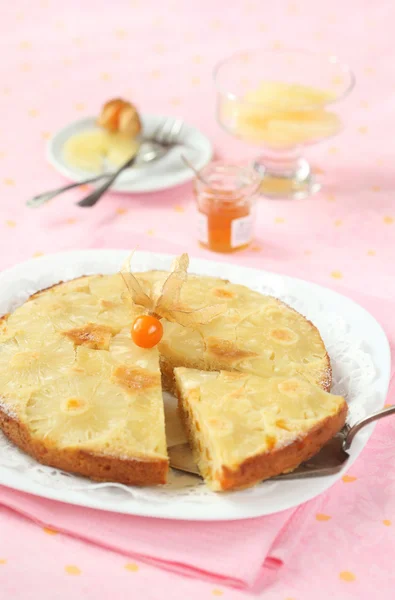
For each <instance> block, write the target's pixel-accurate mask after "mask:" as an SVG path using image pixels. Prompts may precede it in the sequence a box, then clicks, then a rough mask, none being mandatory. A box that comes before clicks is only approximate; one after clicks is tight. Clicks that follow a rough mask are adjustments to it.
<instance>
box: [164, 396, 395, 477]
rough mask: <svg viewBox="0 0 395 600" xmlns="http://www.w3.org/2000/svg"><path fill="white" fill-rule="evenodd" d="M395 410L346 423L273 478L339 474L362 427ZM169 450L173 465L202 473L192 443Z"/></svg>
mask: <svg viewBox="0 0 395 600" xmlns="http://www.w3.org/2000/svg"><path fill="white" fill-rule="evenodd" d="M394 413H395V405H394V406H389V407H387V408H383V409H381V410H378V411H377V412H375V413H373V414H371V415H369V416H368V417H365V418H364V419H361V420H360V421H358V422H357V423H355V425H353V426H352V427H350V426H349V425H345V426H344V427H343V429H342V430H341V431H339V433H338V434H337V435H335V437H333V438H332V439H331V440H330V441H329V442H328V443H327V444H325V446H324V447H323V448H321V450H320V451H319V452H318V454H316V455H315V456H313V457H312V458H311V459H309V460H307V461H306V462H304V463H302V464H301V465H299V467H297V468H296V469H295V470H294V471H292V472H290V473H282V474H281V475H277V476H276V477H272V479H304V478H305V477H317V476H319V475H333V474H334V473H338V472H339V471H340V469H341V467H342V466H343V465H344V463H345V462H346V461H347V460H348V459H349V458H350V455H349V454H348V452H347V450H348V449H349V448H350V446H351V443H352V441H353V439H354V437H355V435H356V434H357V433H358V431H360V429H362V427H365V425H368V424H369V423H372V422H373V421H377V420H378V419H382V418H383V417H388V416H389V415H392V414H394ZM167 451H168V454H169V458H170V466H171V467H172V468H173V469H176V470H178V471H184V472H186V473H190V474H192V475H199V476H200V473H199V470H198V468H197V466H196V464H195V462H194V460H193V458H192V453H191V450H190V448H189V445H188V444H177V445H176V446H172V447H171V448H168V449H167Z"/></svg>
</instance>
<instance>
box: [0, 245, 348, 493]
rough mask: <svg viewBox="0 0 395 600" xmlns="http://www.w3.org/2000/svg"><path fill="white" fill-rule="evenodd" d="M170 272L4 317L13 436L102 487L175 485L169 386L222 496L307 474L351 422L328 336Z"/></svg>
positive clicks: (5, 417) (88, 284)
mask: <svg viewBox="0 0 395 600" xmlns="http://www.w3.org/2000/svg"><path fill="white" fill-rule="evenodd" d="M188 264H189V261H188V257H187V255H182V256H181V257H180V258H179V259H177V260H176V261H175V262H174V264H173V267H172V269H171V271H170V272H164V271H149V272H144V273H132V272H131V271H130V264H129V263H127V264H126V265H125V266H124V267H123V268H122V270H121V272H119V273H116V274H114V275H92V276H86V277H81V278H78V279H75V280H72V281H68V282H65V283H59V284H57V285H55V286H53V287H51V288H49V289H46V290H43V291H41V292H38V293H37V294H35V295H34V296H32V297H31V298H30V299H29V300H28V301H27V302H25V303H24V304H23V305H22V306H20V307H19V308H17V309H16V310H15V311H14V312H13V313H12V314H9V315H5V316H4V317H3V318H2V320H1V329H0V426H1V428H2V430H3V432H4V434H5V435H6V436H7V437H8V438H9V439H10V440H12V441H13V442H14V443H15V444H16V445H17V446H19V448H21V449H22V450H24V451H25V452H27V453H28V454H30V455H31V456H33V457H34V458H35V459H36V460H38V461H39V462H41V463H43V464H46V465H50V466H53V467H56V468H59V469H63V470H65V471H68V472H71V473H75V474H79V475H83V476H87V477H90V478H92V479H94V480H98V481H116V482H121V483H125V484H131V485H153V484H161V483H165V482H166V478H167V472H168V468H169V460H168V456H167V449H166V432H165V419H164V407H163V399H162V388H163V389H165V390H167V391H170V392H173V393H175V394H176V395H177V396H178V399H179V409H180V414H181V417H182V419H183V422H184V424H185V428H186V432H187V435H188V439H189V441H190V444H191V447H192V450H193V453H194V456H195V459H196V462H197V464H198V466H199V469H200V472H201V474H202V476H203V477H204V478H205V481H206V483H207V484H208V485H209V486H210V487H211V488H212V489H214V490H217V491H221V490H231V489H239V488H244V487H248V486H250V485H253V484H256V483H258V482H259V481H261V480H263V479H267V478H269V477H272V476H274V475H277V474H279V473H282V472H284V471H289V470H292V469H294V468H296V467H297V466H298V465H299V464H300V463H301V462H303V461H304V460H306V459H308V458H309V457H311V456H312V455H313V454H315V453H316V452H317V451H318V450H319V449H320V448H321V447H322V446H323V445H324V444H325V443H326V442H327V441H328V440H329V439H330V438H331V437H333V435H335V433H336V432H337V431H338V430H339V429H340V428H341V427H342V426H343V424H344V421H345V417H346V412H347V408H346V403H345V401H344V399H343V398H342V397H340V396H335V395H332V394H330V393H329V389H330V385H331V367H330V360H329V357H328V354H327V352H326V349H325V346H324V343H323V341H322V339H321V336H320V334H319V332H318V330H317V329H316V328H315V326H314V325H313V324H312V323H311V322H309V321H308V320H307V319H306V318H305V317H303V316H302V315H300V314H299V313H297V312H296V311H295V310H293V309H292V308H290V307H288V306H287V305H285V304H284V303H282V302H281V301H279V300H277V299H276V298H274V297H270V296H265V295H262V294H260V293H258V292H255V291H252V290H250V289H249V288H247V287H244V286H242V285H236V284H232V283H230V282H228V281H224V280H221V279H217V278H213V277H208V276H201V275H187V268H188Z"/></svg>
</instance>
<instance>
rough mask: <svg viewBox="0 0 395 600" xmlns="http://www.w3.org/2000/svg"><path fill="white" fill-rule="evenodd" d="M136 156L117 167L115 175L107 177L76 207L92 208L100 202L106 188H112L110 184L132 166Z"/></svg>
mask: <svg viewBox="0 0 395 600" xmlns="http://www.w3.org/2000/svg"><path fill="white" fill-rule="evenodd" d="M137 156H138V153H137V154H135V155H134V156H132V158H128V160H127V161H126V162H124V163H123V165H121V166H120V167H119V169H118V170H117V171H115V173H114V174H113V175H111V177H109V178H108V179H107V181H106V182H105V183H103V185H101V186H100V187H98V188H96V189H95V190H94V191H93V192H91V193H90V194H88V195H87V196H86V197H85V198H83V199H82V200H80V201H79V202H77V204H78V206H83V207H85V208H86V207H91V206H94V205H95V204H96V202H98V201H99V200H100V198H101V197H102V196H103V194H104V193H105V192H106V191H107V190H108V188H109V187H111V186H112V184H113V183H114V181H115V180H116V178H117V177H118V175H120V174H121V173H122V171H124V170H125V169H127V168H129V167H131V166H132V165H133V163H134V162H135V160H136V158H137Z"/></svg>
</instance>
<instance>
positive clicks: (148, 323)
mask: <svg viewBox="0 0 395 600" xmlns="http://www.w3.org/2000/svg"><path fill="white" fill-rule="evenodd" d="M131 335H132V340H133V341H134V343H135V344H136V346H139V347H140V348H153V347H154V346H156V344H158V343H159V342H160V341H161V339H162V336H163V325H162V323H161V322H160V321H159V319H157V318H156V317H153V316H152V315H140V316H139V317H137V319H136V320H135V322H134V323H133V325H132V331H131Z"/></svg>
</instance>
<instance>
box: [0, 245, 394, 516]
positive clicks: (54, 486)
mask: <svg viewBox="0 0 395 600" xmlns="http://www.w3.org/2000/svg"><path fill="white" fill-rule="evenodd" d="M126 254H127V253H125V252H124V251H118V250H87V251H81V252H79V251H77V252H67V253H62V254H54V255H48V256H44V257H41V258H38V259H33V260H30V261H28V262H25V263H22V264H20V265H17V266H15V267H13V268H12V269H9V270H8V271H4V272H3V273H1V274H0V290H1V291H0V314H4V313H6V312H8V311H10V310H13V309H14V308H15V307H16V306H17V305H18V304H20V303H22V302H24V301H25V300H26V298H27V297H28V296H29V295H30V294H32V293H34V292H35V291H37V290H38V289H43V288H45V287H48V286H50V285H52V284H54V283H57V282H58V281H60V280H63V281H66V280H68V279H72V278H74V277H76V276H78V275H83V274H91V273H114V272H116V271H118V270H119V268H120V265H121V264H122V262H123V260H124V259H125V256H126ZM171 260H172V257H170V256H166V255H161V254H153V253H146V252H136V253H135V255H134V256H133V270H147V269H168V268H169V266H170V264H171ZM190 271H191V272H195V273H201V274H207V275H214V276H220V277H223V278H225V279H229V280H231V281H233V282H235V283H241V284H245V285H248V286H249V287H250V288H252V289H255V290H258V291H261V292H264V293H270V294H272V295H275V296H277V297H279V298H281V299H283V300H284V301H286V302H287V303H288V304H290V305H291V306H293V307H295V308H296V309H297V310H299V311H300V312H302V313H304V314H305V315H306V316H307V317H308V318H310V319H311V320H312V321H313V322H314V323H315V324H316V325H317V326H318V328H319V329H320V332H321V334H322V336H323V339H324V341H325V344H326V346H327V349H328V352H329V355H330V356H331V360H332V368H333V379H334V385H333V391H334V392H336V393H343V394H345V395H346V397H347V401H348V403H349V409H350V415H349V420H350V422H355V420H357V419H359V418H360V417H362V416H364V415H366V414H369V413H371V412H373V411H375V410H377V409H379V408H381V407H382V406H383V404H384V402H385V397H386V394H387V389H388V384H389V375H390V352H389V344H388V341H387V338H386V336H385V333H384V332H383V330H382V329H381V327H380V325H379V324H378V323H377V321H376V320H375V319H374V318H373V317H372V316H371V315H370V314H369V313H367V312H366V311H365V310H364V309H363V308H362V307H361V306H359V305H358V304H356V303H354V302H353V301H351V300H349V299H348V298H346V297H344V296H341V295H340V294H337V293H336V292H333V291H331V290H328V289H325V288H322V287H320V286H317V285H314V284H311V283H307V282H305V281H302V280H298V279H293V278H290V277H284V276H282V275H276V274H274V273H267V272H265V271H259V270H257V269H248V268H243V267H236V266H233V265H230V264H226V263H225V264H224V263H215V262H211V261H205V260H200V259H192V260H191V267H190ZM362 336H363V337H362ZM373 427H374V425H371V426H367V427H365V428H364V429H363V430H362V431H361V432H360V433H359V434H358V435H357V437H356V438H355V440H354V441H353V444H352V447H351V451H350V455H351V457H350V460H349V462H348V464H347V469H348V468H349V467H350V466H351V465H352V463H353V462H354V461H355V459H356V458H357V456H358V455H359V454H360V452H361V451H362V449H363V447H364V446H365V444H366V442H367V441H368V438H369V437H370V435H371V433H372V431H373ZM173 443H177V440H174V441H173ZM345 468H346V467H345ZM345 468H344V469H343V471H341V472H340V473H338V474H336V475H331V476H323V477H316V478H312V479H304V480H294V481H292V480H288V481H267V482H264V483H262V484H260V485H258V486H256V487H255V488H252V489H248V490H244V491H241V492H233V493H227V494H215V493H213V492H210V491H209V490H208V489H207V488H206V487H205V486H204V484H203V483H201V482H200V479H198V478H196V477H191V476H187V475H176V474H175V473H174V472H172V473H171V476H170V482H169V484H167V485H166V486H157V487H155V488H137V487H127V486H123V485H120V484H107V483H99V484H98V483H94V482H91V481H89V480H87V479H84V478H82V477H76V476H73V475H69V474H65V473H62V472H60V471H58V470H57V469H53V468H51V467H45V466H43V465H39V464H38V463H37V462H36V461H34V460H33V459H32V458H30V457H29V456H27V455H25V454H24V453H23V452H21V451H20V450H18V449H17V448H16V447H15V446H13V445H12V444H11V443H10V442H8V441H7V440H6V439H5V437H4V436H3V435H2V434H1V433H0V484H2V485H5V486H8V487H11V488H15V489H17V490H21V491H24V492H28V493H30V494H35V495H38V496H42V497H45V498H50V499H53V500H60V501H62V502H68V503H70V504H77V505H80V506H86V507H91V508H97V509H102V510H109V511H114V512H120V513H126V514H133V515H142V516H149V517H162V518H171V519H183V520H233V519H246V518H249V517H257V516H261V515H268V514H272V513H275V512H278V511H281V510H285V509H287V508H291V507H294V506H297V505H299V504H301V503H303V502H306V501H307V500H310V499H311V498H314V497H315V496H317V495H318V494H321V493H322V492H324V491H325V490H327V489H328V488H329V487H330V486H331V485H333V484H334V483H335V481H337V480H338V479H339V478H340V477H341V476H342V474H343V472H344V471H345Z"/></svg>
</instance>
